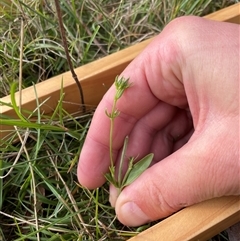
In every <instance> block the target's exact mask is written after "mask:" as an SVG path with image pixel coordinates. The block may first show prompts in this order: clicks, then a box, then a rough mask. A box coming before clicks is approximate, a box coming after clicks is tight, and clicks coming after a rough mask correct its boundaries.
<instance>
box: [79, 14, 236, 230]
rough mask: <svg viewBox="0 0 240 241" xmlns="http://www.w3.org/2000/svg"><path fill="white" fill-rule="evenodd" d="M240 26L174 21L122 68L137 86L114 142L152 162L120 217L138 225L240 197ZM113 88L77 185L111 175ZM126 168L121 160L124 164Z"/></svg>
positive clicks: (124, 200) (125, 100) (124, 197)
mask: <svg viewBox="0 0 240 241" xmlns="http://www.w3.org/2000/svg"><path fill="white" fill-rule="evenodd" d="M239 67H240V66H239V26H238V25H235V24H229V23H219V22H215V21H210V20H206V19H202V18H198V17H182V18H178V19H175V20H174V21H172V22H171V23H170V24H169V25H168V26H167V27H166V28H165V29H164V30H163V31H162V33H161V34H160V35H159V36H157V37H156V38H155V39H154V40H153V41H152V43H151V44H150V45H149V46H148V47H147V48H146V49H145V50H144V51H143V52H142V53H141V54H140V55H139V56H138V57H137V58H136V59H135V60H134V61H132V63H131V64H129V66H128V67H127V68H126V69H125V70H124V71H123V73H122V76H124V77H126V78H130V82H131V83H133V86H132V87H131V88H129V89H127V90H126V92H124V95H123V96H122V97H121V99H120V100H119V102H118V106H117V108H118V109H119V110H120V112H121V114H120V116H119V117H118V118H117V119H116V120H115V126H114V139H113V149H114V155H115V157H117V156H118V155H119V154H120V153H121V148H122V145H123V142H124V138H125V137H126V136H127V135H128V136H129V144H128V150H127V156H138V158H139V159H140V158H141V157H143V156H144V155H146V154H148V153H150V152H153V153H154V160H153V164H152V166H151V167H150V168H148V169H147V170H146V171H145V172H144V173H143V174H142V175H141V176H140V177H139V178H138V179H137V180H135V181H134V182H133V183H132V184H131V185H129V186H127V187H126V188H125V189H124V190H123V191H122V192H121V194H120V195H119V196H117V193H116V190H115V189H114V188H113V187H111V188H110V201H111V204H112V205H113V206H115V209H116V213H117V216H118V219H119V220H120V221H121V222H122V223H123V224H125V225H129V226H138V225H141V224H143V223H146V222H149V221H153V220H157V219H160V218H163V217H166V216H169V215H170V214H172V213H174V212H176V211H178V210H179V209H181V208H183V207H186V206H189V205H192V204H195V203H198V202H201V201H203V200H207V199H211V198H214V197H219V196H225V195H239V194H240V162H239V126H238V125H239ZM114 94H115V88H114V86H112V87H111V88H110V89H109V91H108V92H107V93H106V95H105V96H104V98H103V99H102V101H101V103H100V104H99V106H98V108H97V110H96V112H95V115H94V117H93V120H92V124H91V127H90V129H89V132H88V135H87V138H86V141H85V144H84V146H83V149H82V152H81V156H80V161H79V165H78V179H79V182H80V183H81V184H82V185H83V186H85V187H88V188H91V189H92V188H96V187H99V186H101V185H102V184H103V183H104V182H105V178H104V174H105V173H106V172H108V170H109V169H108V168H109V165H110V159H109V128H110V121H109V118H108V117H107V116H106V115H105V109H106V108H107V109H109V110H110V109H111V104H112V100H113V96H114ZM116 165H118V163H116Z"/></svg>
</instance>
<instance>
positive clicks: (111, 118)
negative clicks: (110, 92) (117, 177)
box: [109, 98, 117, 178]
mask: <svg viewBox="0 0 240 241" xmlns="http://www.w3.org/2000/svg"><path fill="white" fill-rule="evenodd" d="M116 104H117V99H116V98H114V101H113V106H112V112H111V117H110V133H109V135H110V136H109V154H110V164H111V168H110V172H111V175H112V177H113V178H114V172H113V168H114V161H113V150H112V149H113V148H112V146H113V128H114V119H115V115H114V113H115V111H116Z"/></svg>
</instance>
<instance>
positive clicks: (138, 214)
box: [119, 202, 151, 227]
mask: <svg viewBox="0 0 240 241" xmlns="http://www.w3.org/2000/svg"><path fill="white" fill-rule="evenodd" d="M119 217H120V219H123V220H120V221H123V223H124V224H125V225H127V226H132V227H134V226H140V225H142V224H145V223H148V222H150V221H151V220H150V219H149V217H148V216H147V215H146V214H145V213H144V212H143V211H142V210H141V209H140V208H139V207H138V206H137V205H136V204H135V203H134V202H127V203H125V204H123V206H122V207H121V209H120V214H119Z"/></svg>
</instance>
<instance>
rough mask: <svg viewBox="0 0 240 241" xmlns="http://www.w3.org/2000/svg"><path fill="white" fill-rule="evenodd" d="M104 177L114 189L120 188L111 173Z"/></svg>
mask: <svg viewBox="0 0 240 241" xmlns="http://www.w3.org/2000/svg"><path fill="white" fill-rule="evenodd" d="M104 177H105V178H106V180H107V181H108V182H110V183H111V184H112V185H113V186H114V187H116V188H118V183H117V182H116V180H115V178H113V177H112V175H111V173H109V172H108V173H106V174H105V175H104Z"/></svg>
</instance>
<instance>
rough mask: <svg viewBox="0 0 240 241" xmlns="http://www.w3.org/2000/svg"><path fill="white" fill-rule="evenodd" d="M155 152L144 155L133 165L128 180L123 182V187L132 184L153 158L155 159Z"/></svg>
mask: <svg viewBox="0 0 240 241" xmlns="http://www.w3.org/2000/svg"><path fill="white" fill-rule="evenodd" d="M153 156H154V155H153V153H150V154H148V155H146V156H145V157H143V158H142V159H141V160H140V161H138V162H137V163H136V164H134V165H133V167H132V169H131V170H130V172H129V175H128V177H127V179H126V181H125V182H124V183H123V185H122V187H126V186H128V185H130V184H131V183H132V182H134V181H135V180H136V179H137V178H138V177H139V176H140V175H141V174H142V173H143V172H144V171H145V170H147V168H148V167H149V166H150V164H151V162H152V159H153Z"/></svg>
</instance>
